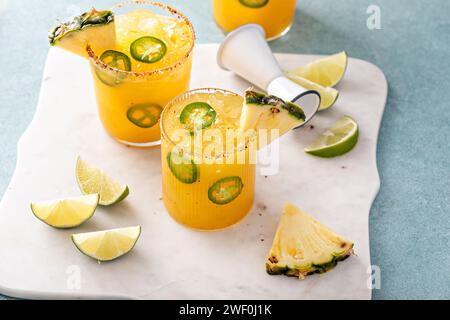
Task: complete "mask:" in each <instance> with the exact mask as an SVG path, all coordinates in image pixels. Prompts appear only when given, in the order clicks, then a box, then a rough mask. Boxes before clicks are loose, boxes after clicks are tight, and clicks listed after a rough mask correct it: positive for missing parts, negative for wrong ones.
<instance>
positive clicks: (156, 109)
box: [127, 103, 163, 129]
mask: <svg viewBox="0 0 450 320" xmlns="http://www.w3.org/2000/svg"><path fill="white" fill-rule="evenodd" d="M162 110H163V108H161V106H159V105H157V104H152V103H143V104H138V105H134V106H132V107H131V108H129V109H128V111H127V118H128V120H130V122H132V123H133V124H134V125H136V126H138V127H140V128H144V129H148V128H151V127H153V126H154V125H155V124H157V123H158V121H159V117H160V116H161V112H162Z"/></svg>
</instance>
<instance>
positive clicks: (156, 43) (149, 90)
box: [87, 1, 195, 147]
mask: <svg viewBox="0 0 450 320" xmlns="http://www.w3.org/2000/svg"><path fill="white" fill-rule="evenodd" d="M113 10H114V13H115V18H114V23H115V38H116V39H115V45H114V47H111V48H108V49H107V50H103V49H102V50H101V51H98V50H97V51H96V48H95V47H91V46H88V47H87V51H88V54H89V58H90V61H91V70H92V75H93V80H94V87H95V94H96V97H97V105H98V110H99V115H100V119H101V121H102V123H103V126H104V127H105V129H106V131H107V132H108V133H109V134H110V135H111V136H112V137H114V138H115V139H116V140H118V141H120V142H122V143H125V144H127V145H131V146H136V147H147V146H153V145H156V144H159V143H160V138H161V135H160V126H159V118H160V115H161V112H162V110H163V107H164V106H165V105H166V104H167V102H169V101H170V100H171V99H173V98H174V97H176V96H177V95H179V94H181V93H183V92H185V91H186V90H188V88H189V80H190V73H191V65H192V49H193V46H194V39H195V35H194V31H193V28H192V25H191V23H190V22H189V20H188V19H187V18H186V17H185V16H184V15H182V14H181V13H179V12H177V11H176V10H175V9H173V8H170V7H168V6H166V5H163V4H160V3H156V2H150V1H129V2H126V3H124V4H120V5H117V6H115V7H114V9H113ZM121 11H125V12H124V13H121Z"/></svg>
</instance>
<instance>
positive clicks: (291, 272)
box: [266, 203, 354, 279]
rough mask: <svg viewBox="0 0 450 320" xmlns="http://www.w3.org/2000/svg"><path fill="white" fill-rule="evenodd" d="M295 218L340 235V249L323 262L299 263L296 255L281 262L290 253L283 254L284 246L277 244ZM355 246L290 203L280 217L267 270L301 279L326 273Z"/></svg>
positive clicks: (270, 273) (271, 273)
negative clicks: (279, 246) (282, 257)
mask: <svg viewBox="0 0 450 320" xmlns="http://www.w3.org/2000/svg"><path fill="white" fill-rule="evenodd" d="M293 219H295V220H296V222H297V223H298V222H299V221H301V222H302V223H305V224H315V225H318V226H320V228H321V229H322V230H326V231H327V232H329V233H330V234H332V235H333V237H338V238H339V241H340V242H341V245H340V248H337V249H338V250H336V251H335V252H330V253H329V254H330V258H329V260H327V261H323V260H322V262H321V263H314V262H310V263H308V264H303V265H300V264H298V263H297V261H296V260H295V258H294V257H290V260H291V261H288V263H286V261H284V262H280V261H279V260H280V259H281V258H280V257H281V256H284V257H285V258H284V259H286V256H289V255H288V254H287V253H286V252H283V254H281V253H282V252H279V251H280V250H283V248H281V249H280V248H278V246H276V245H275V244H277V243H279V242H280V239H283V235H284V234H283V233H284V231H283V229H284V228H289V227H290V226H291V225H295V224H294V223H293ZM291 230H292V229H291ZM288 239H289V238H288ZM323 240H324V239H323ZM353 247H354V244H353V243H351V242H349V241H347V240H345V239H344V238H342V237H340V236H338V235H337V234H335V233H334V232H333V231H331V230H330V229H328V228H327V227H326V226H323V225H322V224H320V223H319V222H318V221H317V220H315V219H314V218H312V217H311V216H309V215H307V214H306V213H303V212H302V211H300V210H299V209H298V208H296V207H295V206H294V205H292V204H289V203H288V204H286V206H285V208H284V211H283V216H282V217H281V219H280V223H279V226H278V229H277V232H276V235H275V238H274V240H273V244H272V248H271V250H270V252H269V255H268V258H267V261H266V272H267V273H268V274H269V275H285V276H288V277H297V278H299V279H304V278H305V277H306V276H308V275H312V274H315V273H325V272H328V271H330V270H331V269H333V268H334V267H336V265H337V264H338V262H340V261H344V260H345V259H347V258H348V257H349V256H351V255H352V254H353Z"/></svg>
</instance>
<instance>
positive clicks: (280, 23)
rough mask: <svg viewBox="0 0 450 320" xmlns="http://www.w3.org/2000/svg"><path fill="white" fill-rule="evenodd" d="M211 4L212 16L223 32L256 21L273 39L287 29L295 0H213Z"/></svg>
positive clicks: (291, 18) (268, 36) (290, 21)
mask: <svg viewBox="0 0 450 320" xmlns="http://www.w3.org/2000/svg"><path fill="white" fill-rule="evenodd" d="M212 5H213V14H214V18H215V20H216V22H217V24H218V25H219V27H221V28H222V29H223V30H224V31H225V32H227V33H228V32H230V31H232V30H234V29H236V28H237V27H240V26H242V25H244V24H249V23H256V24H259V25H261V26H262V27H263V28H264V30H265V31H266V37H267V39H268V40H273V39H276V38H278V37H280V36H282V35H284V34H286V33H287V32H288V31H289V28H290V27H291V24H292V21H293V19H294V15H295V5H296V0H213V2H212Z"/></svg>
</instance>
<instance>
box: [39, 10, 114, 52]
mask: <svg viewBox="0 0 450 320" xmlns="http://www.w3.org/2000/svg"><path fill="white" fill-rule="evenodd" d="M48 39H49V42H50V45H51V46H55V47H60V48H62V49H64V50H66V51H69V52H72V53H74V54H76V55H79V56H81V57H83V58H87V57H88V53H87V51H86V47H87V46H88V45H89V46H91V47H93V49H95V50H96V51H98V52H103V51H104V50H108V49H112V48H113V47H114V45H115V42H116V32H115V19H114V13H113V12H112V11H110V10H102V11H97V10H96V9H92V10H91V11H88V12H85V13H83V14H82V15H80V16H77V17H75V18H73V19H72V20H71V21H69V22H65V23H61V24H59V25H58V26H56V27H54V28H53V29H51V30H50V31H49V33H48Z"/></svg>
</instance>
